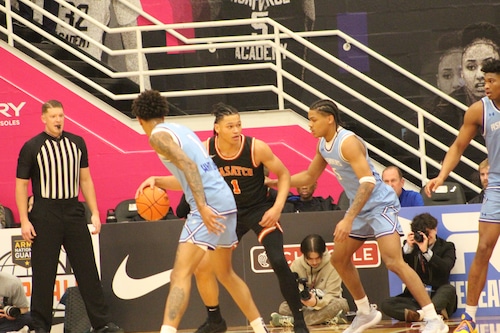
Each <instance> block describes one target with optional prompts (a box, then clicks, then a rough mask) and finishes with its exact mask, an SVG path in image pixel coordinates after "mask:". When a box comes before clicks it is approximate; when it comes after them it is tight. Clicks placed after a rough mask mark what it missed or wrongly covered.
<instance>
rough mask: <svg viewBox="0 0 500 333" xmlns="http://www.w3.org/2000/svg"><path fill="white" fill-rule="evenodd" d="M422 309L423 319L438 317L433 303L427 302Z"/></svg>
mask: <svg viewBox="0 0 500 333" xmlns="http://www.w3.org/2000/svg"><path fill="white" fill-rule="evenodd" d="M422 311H423V312H424V319H427V320H429V319H436V318H438V314H437V312H436V308H435V307H434V304H432V303H429V304H427V305H426V306H424V307H423V308H422Z"/></svg>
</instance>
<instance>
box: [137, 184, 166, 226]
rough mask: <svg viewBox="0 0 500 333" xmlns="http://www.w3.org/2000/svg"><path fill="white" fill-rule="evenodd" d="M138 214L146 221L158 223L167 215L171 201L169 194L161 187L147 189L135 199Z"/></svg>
mask: <svg viewBox="0 0 500 333" xmlns="http://www.w3.org/2000/svg"><path fill="white" fill-rule="evenodd" d="M135 204H136V206H137V213H138V214H139V215H140V216H141V217H142V218H143V219H145V220H146V221H157V220H161V219H163V217H164V216H165V215H167V213H168V210H169V208H170V200H169V198H168V195H167V192H165V191H164V190H163V189H161V188H159V187H156V186H155V187H153V188H151V187H149V186H148V187H145V188H144V189H143V190H142V193H141V194H139V196H138V197H137V198H136V199H135Z"/></svg>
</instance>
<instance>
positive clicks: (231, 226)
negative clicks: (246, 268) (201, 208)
mask: <svg viewBox="0 0 500 333" xmlns="http://www.w3.org/2000/svg"><path fill="white" fill-rule="evenodd" d="M224 217H225V219H223V220H220V221H221V222H222V223H224V224H225V225H226V229H225V230H224V232H223V233H222V234H220V235H217V234H215V233H213V232H208V229H207V227H206V226H205V224H204V223H203V220H202V218H201V216H200V215H199V214H198V212H195V213H193V214H189V215H188V217H187V219H186V222H185V223H184V227H183V228H182V232H181V236H180V239H179V243H187V242H190V243H193V244H196V245H201V246H207V247H208V248H209V249H211V250H215V248H217V247H226V248H231V247H234V246H235V245H236V244H238V237H236V213H232V214H228V215H224Z"/></svg>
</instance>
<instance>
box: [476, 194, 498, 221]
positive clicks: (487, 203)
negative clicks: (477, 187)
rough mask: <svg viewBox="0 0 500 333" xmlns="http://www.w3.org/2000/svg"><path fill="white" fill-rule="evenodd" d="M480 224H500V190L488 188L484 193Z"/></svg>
mask: <svg viewBox="0 0 500 333" xmlns="http://www.w3.org/2000/svg"><path fill="white" fill-rule="evenodd" d="M479 222H490V223H500V188H498V187H493V188H490V187H488V188H487V189H486V190H485V191H484V200H483V204H482V205H481V213H480V214H479Z"/></svg>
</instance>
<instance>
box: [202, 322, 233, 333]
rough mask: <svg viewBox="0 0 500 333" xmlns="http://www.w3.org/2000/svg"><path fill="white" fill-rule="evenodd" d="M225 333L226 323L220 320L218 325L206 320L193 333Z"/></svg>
mask: <svg viewBox="0 0 500 333" xmlns="http://www.w3.org/2000/svg"><path fill="white" fill-rule="evenodd" d="M226 331H227V326H226V321H225V320H224V319H222V321H221V322H220V323H214V322H212V321H210V320H209V319H208V318H207V320H206V321H205V322H204V323H203V324H202V325H201V326H200V327H198V329H197V330H196V332H195V333H224V332H226Z"/></svg>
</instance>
